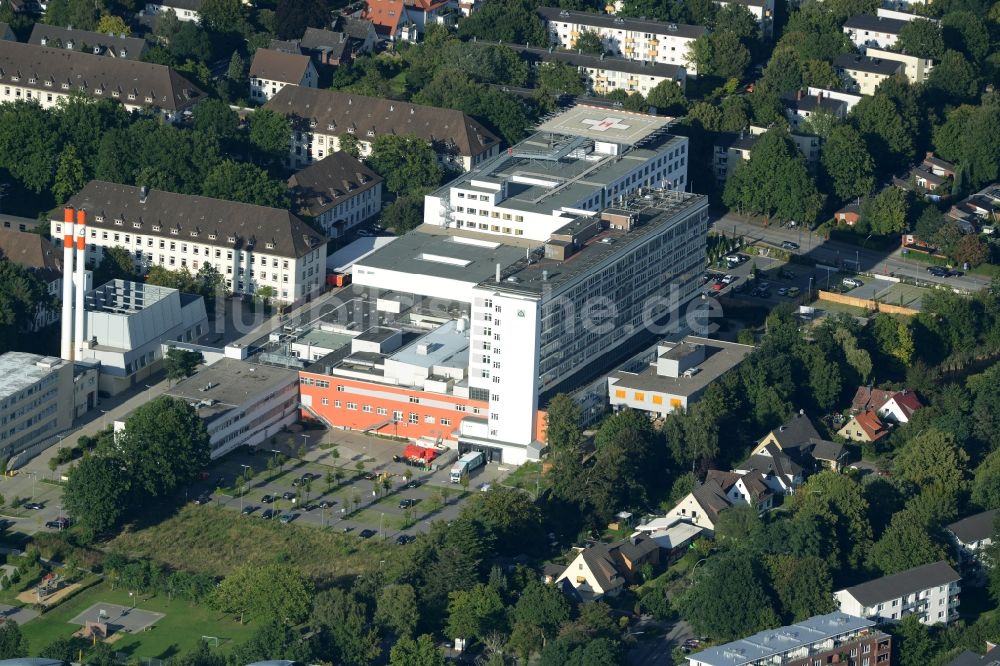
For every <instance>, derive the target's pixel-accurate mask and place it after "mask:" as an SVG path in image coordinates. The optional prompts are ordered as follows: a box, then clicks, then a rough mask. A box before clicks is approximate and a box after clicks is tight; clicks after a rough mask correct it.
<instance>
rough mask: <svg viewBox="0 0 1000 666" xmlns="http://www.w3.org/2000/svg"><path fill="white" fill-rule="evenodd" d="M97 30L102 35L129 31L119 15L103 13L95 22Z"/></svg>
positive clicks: (125, 33)
mask: <svg viewBox="0 0 1000 666" xmlns="http://www.w3.org/2000/svg"><path fill="white" fill-rule="evenodd" d="M97 32H99V33H101V34H102V35H128V34H129V33H130V32H131V31H130V30H129V29H128V24H127V23H126V22H125V19H123V18H122V17H121V16H115V15H113V14H105V15H104V16H102V17H101V20H100V21H98V22H97Z"/></svg>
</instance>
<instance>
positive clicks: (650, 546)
mask: <svg viewBox="0 0 1000 666" xmlns="http://www.w3.org/2000/svg"><path fill="white" fill-rule="evenodd" d="M659 547H660V546H659V544H657V543H656V542H655V541H653V540H652V539H650V538H649V537H646V536H636V537H633V538H632V539H627V540H625V541H621V542H619V543H617V544H615V545H614V546H613V549H614V550H617V551H618V552H619V553H620V554H621V555H623V556H624V557H626V558H628V560H629V561H630V562H633V563H635V562H637V561H638V560H639V559H640V558H643V557H645V556H646V555H649V554H650V553H652V552H653V551H655V550H657V549H658V548H659Z"/></svg>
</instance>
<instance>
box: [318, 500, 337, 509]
mask: <svg viewBox="0 0 1000 666" xmlns="http://www.w3.org/2000/svg"><path fill="white" fill-rule="evenodd" d="M334 504H336V502H334V501H333V500H323V501H322V502H320V503H319V508H321V509H329V508H330V507H332V506H333V505H334Z"/></svg>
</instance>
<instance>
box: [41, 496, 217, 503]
mask: <svg viewBox="0 0 1000 666" xmlns="http://www.w3.org/2000/svg"><path fill="white" fill-rule="evenodd" d="M211 501H212V498H211V497H210V496H209V495H199V496H198V497H196V498H195V500H194V503H195V504H208V503H209V502H211ZM25 506H27V504H25Z"/></svg>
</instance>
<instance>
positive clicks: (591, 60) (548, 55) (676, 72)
mask: <svg viewBox="0 0 1000 666" xmlns="http://www.w3.org/2000/svg"><path fill="white" fill-rule="evenodd" d="M467 43H468V44H479V45H483V46H491V45H494V46H495V45H496V43H495V42H483V41H475V42H467ZM501 46H507V47H509V48H511V49H513V50H514V51H516V52H517V53H519V54H520V55H521V57H522V58H524V59H525V60H527V61H529V62H531V63H532V64H535V63H539V62H564V63H566V64H568V65H573V66H574V67H587V68H591V69H606V70H609V71H612V72H625V73H627V74H639V75H644V76H658V77H661V78H665V79H679V78H681V76H682V75H683V73H684V71H685V70H684V68H683V67H681V66H680V65H670V64H667V63H660V62H646V61H643V60H629V59H628V58H615V57H608V56H605V57H603V58H602V57H601V56H596V55H589V54H587V53H578V52H576V51H565V50H560V49H555V48H552V49H543V48H537V47H534V46H520V45H518V44H502V45H501Z"/></svg>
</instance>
